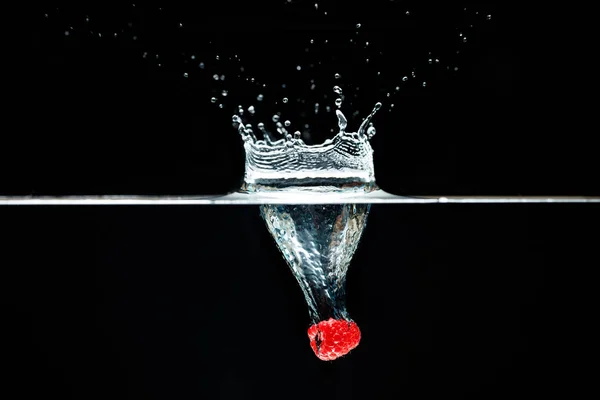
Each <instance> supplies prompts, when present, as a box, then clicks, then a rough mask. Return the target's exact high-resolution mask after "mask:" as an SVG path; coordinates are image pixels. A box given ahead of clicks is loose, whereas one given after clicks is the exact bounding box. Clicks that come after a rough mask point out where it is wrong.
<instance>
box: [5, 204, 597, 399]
mask: <svg viewBox="0 0 600 400" xmlns="http://www.w3.org/2000/svg"><path fill="white" fill-rule="evenodd" d="M0 219H1V220H2V236H1V238H0V240H1V241H0V243H1V245H0V250H1V252H2V260H3V261H2V278H1V280H0V282H1V283H2V298H3V300H2V301H3V303H4V304H5V305H6V306H7V307H6V308H5V313H4V318H3V321H4V324H3V327H4V328H3V332H4V334H5V335H6V334H8V338H6V336H5V341H4V344H5V350H8V351H9V353H8V357H6V356H4V358H3V361H4V363H6V364H7V365H8V366H9V367H10V375H9V376H8V382H9V383H12V384H14V385H15V387H16V388H17V389H18V391H19V393H23V394H29V395H34V394H37V393H43V394H56V395H59V396H61V397H62V398H74V399H81V398H86V399H93V398H98V399H100V398H109V397H110V398H128V399H138V398H152V399H172V398H183V399H186V398H198V397H207V396H208V397H210V398H263V397H265V396H275V397H279V396H284V397H286V398H298V399H300V398H306V397H315V396H316V397H317V398H332V397H333V398H335V396H340V397H345V398H373V397H376V398H398V397H404V396H408V397H411V398H428V397H430V396H432V397H433V396H435V397H439V396H442V395H444V396H456V397H463V398H469V397H470V396H475V397H478V398H481V397H482V396H483V397H485V398H506V397H508V396H513V395H514V394H515V393H518V394H519V395H522V396H524V397H525V396H526V397H531V396H536V395H548V394H550V393H556V392H558V393H565V394H566V393H571V391H572V390H574V387H573V385H574V383H575V382H581V380H582V379H584V380H585V376H586V375H585V374H586V372H585V371H586V370H585V369H584V367H583V365H582V364H579V363H580V362H581V359H582V357H584V356H583V355H584V354H586V353H585V347H586V346H587V344H588V343H591V342H589V341H587V340H586V339H585V338H586V336H585V332H586V331H587V326H586V324H587V321H589V318H590V317H591V316H592V315H593V310H592V309H591V308H592V304H591V303H589V302H585V301H582V300H580V299H579V297H580V296H579V295H580V294H585V293H586V289H585V287H586V281H589V280H590V279H591V277H592V274H593V270H594V269H595V266H596V265H598V254H597V251H596V250H597V243H598V234H597V230H596V227H597V226H598V223H599V222H600V209H599V208H598V207H597V206H595V205H464V206H463V205H460V206H459V205H408V206H377V205H374V206H373V207H372V208H371V213H370V215H369V222H368V226H367V228H366V229H365V231H364V234H363V238H362V241H361V243H360V245H359V247H358V249H357V251H356V254H355V256H354V259H353V261H352V264H351V266H350V269H349V271H348V281H347V309H348V311H349V312H350V314H351V316H352V317H353V319H354V320H355V321H356V322H357V323H358V324H359V326H360V328H361V331H362V340H361V344H360V345H359V347H358V348H357V349H355V350H354V351H353V352H352V353H350V354H349V355H348V356H347V357H345V358H342V359H339V360H336V361H334V362H331V363H326V362H322V361H320V360H318V359H317V358H316V357H315V356H314V354H313V352H312V350H311V349H310V347H309V343H308V337H307V336H306V329H307V328H308V326H309V325H310V323H311V321H310V318H309V315H308V313H307V307H306V304H305V301H304V297H303V294H302V292H301V290H300V288H299V287H298V284H297V282H296V280H295V278H294V276H293V275H292V274H291V272H290V271H289V269H288V266H287V265H286V263H285V261H284V260H283V258H282V257H281V255H280V253H279V251H278V250H277V248H276V246H275V244H274V241H273V239H272V237H271V236H270V235H269V233H268V231H267V229H266V227H265V225H264V222H263V221H262V219H261V217H260V215H259V210H258V207H228V206H218V207H209V206H206V207H202V206H200V207H192V206H182V207H166V206H164V207H144V206H139V207H127V206H122V207H93V206H92V207H36V208H33V207H18V208H17V207H11V208H2V209H0ZM9 386H10V385H9Z"/></svg>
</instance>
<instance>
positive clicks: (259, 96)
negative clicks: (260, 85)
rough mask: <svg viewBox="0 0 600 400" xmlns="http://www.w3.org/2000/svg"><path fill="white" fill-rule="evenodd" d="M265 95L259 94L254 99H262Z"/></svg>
mask: <svg viewBox="0 0 600 400" xmlns="http://www.w3.org/2000/svg"><path fill="white" fill-rule="evenodd" d="M264 97H265V96H263V95H262V94H259V95H258V96H256V100H258V101H262V100H263V99H264Z"/></svg>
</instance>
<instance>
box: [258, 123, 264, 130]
mask: <svg viewBox="0 0 600 400" xmlns="http://www.w3.org/2000/svg"><path fill="white" fill-rule="evenodd" d="M257 126H258V129H260V130H261V131H262V130H264V129H265V124H264V123H262V122H259V123H258V125H257Z"/></svg>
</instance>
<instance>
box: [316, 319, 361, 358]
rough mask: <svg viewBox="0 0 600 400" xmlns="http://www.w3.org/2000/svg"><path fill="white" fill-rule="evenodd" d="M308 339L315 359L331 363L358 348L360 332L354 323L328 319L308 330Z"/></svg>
mask: <svg viewBox="0 0 600 400" xmlns="http://www.w3.org/2000/svg"><path fill="white" fill-rule="evenodd" d="M308 338H309V339H310V347H312V349H313V351H314V352H315V354H316V356H317V357H319V358H320V359H321V360H323V361H332V360H335V359H336V358H338V357H341V356H343V355H346V354H348V353H349V352H350V350H352V349H354V348H355V347H356V346H358V342H360V330H359V329H358V325H356V323H355V322H354V321H346V320H340V319H333V318H329V319H328V320H327V321H321V322H319V323H318V324H313V325H312V326H311V327H310V328H308Z"/></svg>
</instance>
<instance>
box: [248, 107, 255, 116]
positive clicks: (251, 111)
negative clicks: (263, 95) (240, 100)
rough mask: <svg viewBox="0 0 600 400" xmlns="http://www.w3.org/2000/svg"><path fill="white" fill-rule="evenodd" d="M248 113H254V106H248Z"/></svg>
mask: <svg viewBox="0 0 600 400" xmlns="http://www.w3.org/2000/svg"><path fill="white" fill-rule="evenodd" d="M248 112H249V113H250V114H251V115H254V113H255V112H256V110H255V109H254V106H250V107H248Z"/></svg>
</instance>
